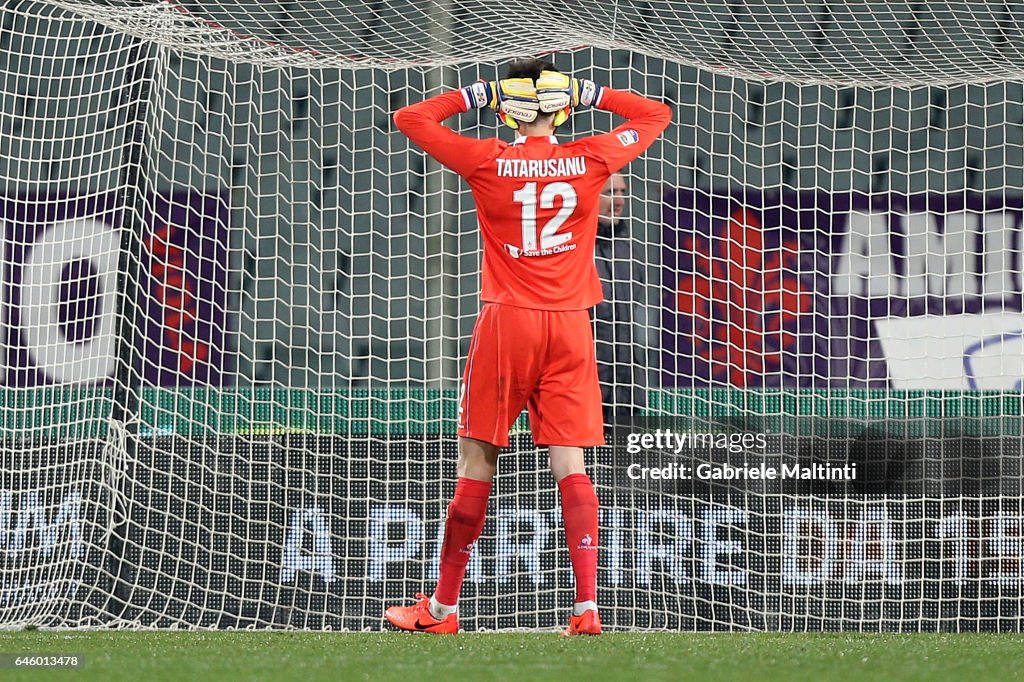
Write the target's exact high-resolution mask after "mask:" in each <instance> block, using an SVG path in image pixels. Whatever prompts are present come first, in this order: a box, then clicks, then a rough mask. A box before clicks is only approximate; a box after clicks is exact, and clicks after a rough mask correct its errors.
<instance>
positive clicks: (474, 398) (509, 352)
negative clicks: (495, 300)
mask: <svg viewBox="0 0 1024 682" xmlns="http://www.w3.org/2000/svg"><path fill="white" fill-rule="evenodd" d="M517 310H519V309H514V308H511V309H510V308H506V307H504V306H492V305H486V306H485V307H484V309H483V310H482V311H481V313H480V317H479V319H478V320H477V324H476V327H475V328H474V330H473V338H472V340H471V342H470V351H469V357H468V358H467V360H466V367H465V371H464V373H463V381H462V386H461V387H460V399H459V424H458V433H459V461H458V466H457V476H458V478H457V480H456V484H455V495H454V496H453V498H452V500H451V503H450V504H449V505H448V514H447V517H446V520H445V531H444V540H443V541H442V544H441V562H440V566H439V576H438V582H437V587H436V589H435V590H434V594H433V595H431V596H430V597H422V598H421V600H420V601H419V602H418V603H417V604H415V605H413V606H408V607H402V606H398V607H391V608H390V609H388V610H387V611H386V612H385V617H386V618H387V619H388V620H389V621H390V622H391V623H392V624H394V625H396V626H397V627H399V628H401V629H403V630H419V631H425V632H438V633H441V632H457V631H458V616H457V607H458V598H459V593H460V591H461V589H462V582H463V579H464V577H465V574H466V566H467V565H468V563H469V560H470V558H471V555H472V551H473V549H474V545H475V543H476V541H477V539H478V538H479V537H480V533H481V532H482V531H483V527H484V522H485V520H486V516H487V502H488V498H489V497H490V493H491V480H492V479H493V477H494V474H495V471H496V470H497V462H498V453H499V451H500V450H501V448H502V447H504V446H506V445H508V432H509V428H510V427H511V426H512V423H513V422H514V421H515V419H516V417H518V415H519V413H520V412H522V409H523V406H524V405H525V404H526V397H527V395H528V387H530V386H532V383H533V379H532V378H531V377H530V373H531V372H534V373H535V372H536V370H535V366H536V362H535V361H534V360H533V358H532V355H534V353H533V350H532V346H531V343H530V341H531V338H532V337H531V334H530V329H529V327H528V326H527V325H524V323H523V321H522V320H517V319H514V318H516V316H517V314H518V313H517ZM516 351H518V353H519V355H517V352H516Z"/></svg>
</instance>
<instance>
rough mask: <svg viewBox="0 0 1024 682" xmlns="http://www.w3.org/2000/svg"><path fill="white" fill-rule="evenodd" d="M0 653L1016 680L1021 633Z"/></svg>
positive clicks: (110, 659)
mask: <svg viewBox="0 0 1024 682" xmlns="http://www.w3.org/2000/svg"><path fill="white" fill-rule="evenodd" d="M0 652H3V653H6V654H10V653H22V654H51V655H57V654H63V655H67V654H78V655H81V656H83V665H82V667H80V668H78V669H64V670H54V669H49V670H43V669H37V670H26V669H24V668H22V669H14V668H10V667H7V668H6V669H3V670H0V679H4V680H6V679H11V680H21V679H24V680H32V679H38V680H44V679H45V680H98V681H103V682H111V681H114V680H131V681H132V682H135V681H137V680H145V681H147V682H149V681H156V680H198V681H199V682H221V681H222V680H268V681H271V680H273V681H281V682H285V681H289V680H296V681H300V682H313V681H314V680H331V681H338V680H402V682H420V681H423V682H427V681H432V680H473V681H474V682H475V681H476V680H512V681H513V682H527V681H529V680H558V681H564V680H575V679H582V680H587V682H593V681H596V680H638V681H641V682H649V681H651V680H709V681H711V682H732V681H733V680H757V681H759V682H761V681H763V682H772V681H774V680H780V681H782V680H785V681H786V682H789V681H791V680H900V681H901V682H902V681H905V680H928V681H929V682H934V681H940V682H941V681H945V680H951V681H952V680H966V681H967V682H981V681H982V680H1004V679H1005V680H1012V679H1024V635H1020V634H1013V635H973V634H972V635H962V634H914V635H891V634H857V635H852V634H827V635H822V634H679V633H661V632H659V633H614V634H606V635H603V636H601V637H596V638H575V639H563V638H560V637H558V636H557V635H556V634H554V633H520V632H515V633H495V634H462V635H457V636H445V637H437V636H427V635H411V634H401V633H322V632H302V633H298V632H294V633H293V632H167V631H163V632H121V631H93V632H47V631H26V632H6V633H0Z"/></svg>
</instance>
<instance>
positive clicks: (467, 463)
mask: <svg viewBox="0 0 1024 682" xmlns="http://www.w3.org/2000/svg"><path fill="white" fill-rule="evenodd" d="M500 450H501V448H499V447H498V446H497V445H494V444H493V443H487V442H484V441H481V440H476V439H473V438H464V437H460V438H459V463H458V467H457V472H458V480H457V481H456V483H455V495H454V496H453V497H452V501H451V503H449V505H448V515H447V517H446V518H445V523H444V540H443V541H442V543H441V564H440V567H439V570H438V579H437V587H436V588H434V594H433V595H431V597H430V615H432V616H433V617H434V618H436V619H438V620H443V619H444V618H447V617H448V616H449V615H450V614H453V613H455V612H456V611H457V610H458V603H459V593H460V592H461V591H462V581H463V580H464V579H465V577H466V566H467V565H468V564H469V559H470V557H471V556H472V554H473V549H474V548H475V546H476V541H477V539H478V538H479V537H480V533H481V532H483V529H484V522H485V521H486V520H487V501H488V499H489V498H490V496H491V481H492V479H493V478H494V474H495V472H496V471H497V468H498V452H499V451H500Z"/></svg>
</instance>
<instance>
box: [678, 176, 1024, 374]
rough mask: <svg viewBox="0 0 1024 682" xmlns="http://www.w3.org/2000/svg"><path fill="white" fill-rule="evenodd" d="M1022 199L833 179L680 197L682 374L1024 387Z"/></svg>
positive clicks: (679, 371) (682, 193)
mask: <svg viewBox="0 0 1024 682" xmlns="http://www.w3.org/2000/svg"><path fill="white" fill-rule="evenodd" d="M1021 222H1022V200H1021V197H1020V196H991V197H982V196H981V195H978V194H974V193H957V194H950V195H940V194H928V195H912V196H904V195H894V194H885V195H871V196H868V195H863V194H828V193H824V192H805V193H798V192H789V193H781V194H780V193H759V192H748V193H746V194H742V195H733V196H719V195H711V194H707V193H702V192H699V191H683V190H679V191H673V192H670V193H668V194H667V196H666V199H665V205H664V225H665V230H664V261H663V262H664V278H665V279H664V284H665V286H666V291H667V292H669V293H668V295H667V296H666V298H665V301H664V309H663V316H662V320H663V331H662V347H663V353H662V383H663V385H664V386H666V387H690V386H697V387H699V386H735V387H750V388H758V387H765V388H766V387H818V388H822V387H824V388H828V387H833V388H885V387H891V388H906V389H930V388H939V389H946V388H958V389H966V390H974V389H1003V390H1006V389H1011V390H1013V389H1015V388H1019V387H1020V386H1021V377H1024V316H1022V315H1021V311H1022V309H1024V306H1022V303H1024V295H1022V281H1021V280H1022V276H1021V271H1022V265H1024V264H1022V259H1021Z"/></svg>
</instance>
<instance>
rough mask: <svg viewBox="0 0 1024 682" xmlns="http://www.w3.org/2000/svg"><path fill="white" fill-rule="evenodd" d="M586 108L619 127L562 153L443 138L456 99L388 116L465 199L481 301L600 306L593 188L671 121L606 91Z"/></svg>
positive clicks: (549, 145)
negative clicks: (464, 188)
mask: <svg viewBox="0 0 1024 682" xmlns="http://www.w3.org/2000/svg"><path fill="white" fill-rule="evenodd" d="M594 105H595V106H596V107H597V108H599V109H604V110H606V111H611V112H612V113H615V114H618V115H619V116H622V117H624V118H626V119H627V120H626V122H625V123H623V124H622V125H620V126H618V127H617V128H615V129H614V130H612V131H611V132H609V133H605V134H603V135H595V136H593V137H587V138H584V139H580V140H576V141H574V142H567V143H564V144H558V143H557V141H556V140H555V139H554V138H553V137H552V138H547V137H519V138H518V139H517V140H516V141H515V142H513V143H508V142H505V141H503V140H499V139H497V138H491V139H485V140H480V139H476V138H472V137H466V136H463V135H459V134H457V133H455V132H454V131H452V130H449V129H448V128H446V127H444V126H443V125H441V121H443V120H444V119H446V118H448V117H449V116H453V115H455V114H458V113H462V112H465V111H468V110H469V108H470V107H469V102H468V101H466V100H465V98H464V96H463V93H462V91H461V90H457V91H453V92H448V93H444V94H442V95H437V96H436V97H431V98H430V99H428V100H425V101H423V102H420V103H418V104H413V105H410V106H408V107H405V108H403V109H401V110H399V111H398V112H397V113H396V114H395V123H396V125H397V126H398V128H399V130H401V131H402V132H403V133H405V134H406V135H407V136H408V137H409V138H410V139H411V140H412V141H413V142H415V143H416V144H417V145H419V146H420V147H421V148H422V149H423V150H424V151H425V152H427V153H428V154H430V155H431V156H432V157H434V158H435V159H437V160H438V161H439V162H441V163H442V164H444V165H445V166H447V167H448V168H451V169H452V170H454V171H455V172H456V173H458V174H459V175H461V176H462V177H463V178H465V179H466V181H467V182H468V183H469V187H470V189H472V191H473V198H474V199H475V201H476V208H477V218H478V220H479V222H480V229H481V232H482V235H483V245H484V256H483V272H482V290H481V293H480V297H481V298H482V299H483V300H484V301H488V302H492V303H503V304H507V305H513V306H519V307H521V308H535V309H540V310H583V309H586V308H590V307H591V306H593V305H596V304H597V303H599V302H600V301H601V298H602V293H601V282H600V280H599V279H598V276H597V269H596V268H595V266H594V243H595V241H596V239H597V217H598V216H597V210H598V200H599V197H600V194H601V189H602V187H603V186H604V184H605V182H606V181H607V180H608V177H609V176H610V175H611V174H612V173H614V172H616V171H618V170H619V169H621V168H622V167H623V166H625V165H626V164H627V163H629V162H630V161H632V160H633V159H635V158H636V157H638V156H640V154H642V153H643V151H644V150H645V149H647V148H648V147H649V146H650V145H651V144H652V143H653V142H654V140H655V139H656V138H657V137H658V135H660V134H661V132H662V131H663V130H664V129H665V128H666V127H667V126H668V124H669V121H670V120H671V118H672V113H671V109H670V108H669V107H668V106H666V105H664V104H662V103H660V102H655V101H653V100H649V99H646V98H644V97H640V96H639V95H634V94H632V93H629V92H625V91H618V90H612V89H611V88H607V87H606V88H604V89H603V90H602V92H601V96H600V99H599V100H598V101H597V102H595V103H594Z"/></svg>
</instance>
